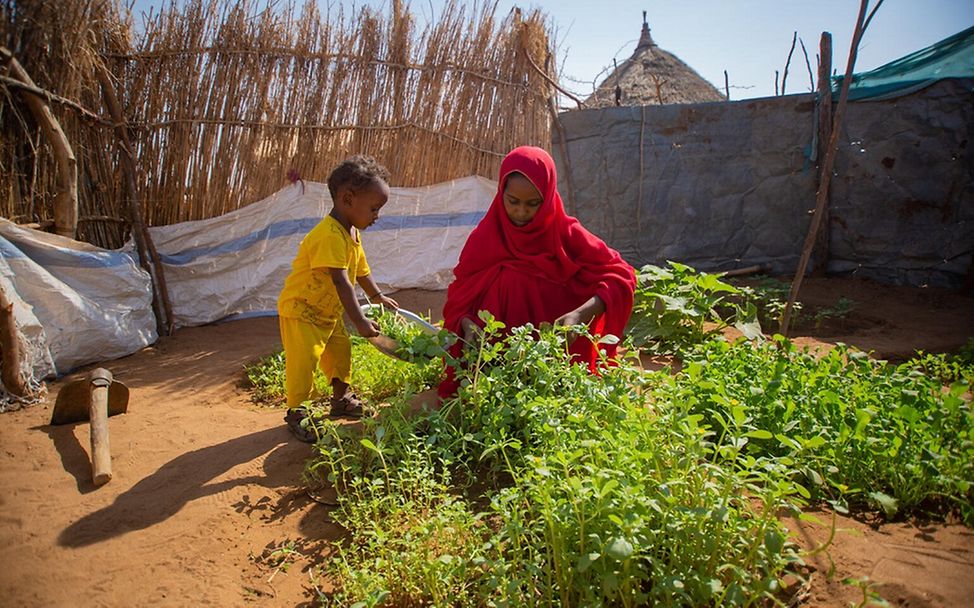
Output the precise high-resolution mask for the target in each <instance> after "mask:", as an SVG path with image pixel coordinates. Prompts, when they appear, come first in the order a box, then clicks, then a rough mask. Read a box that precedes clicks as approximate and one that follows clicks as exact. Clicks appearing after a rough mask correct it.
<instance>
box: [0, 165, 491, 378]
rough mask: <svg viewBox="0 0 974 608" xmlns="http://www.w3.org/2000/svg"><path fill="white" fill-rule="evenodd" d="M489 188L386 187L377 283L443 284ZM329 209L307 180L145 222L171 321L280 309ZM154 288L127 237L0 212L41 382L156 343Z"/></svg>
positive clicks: (372, 237) (2, 256)
mask: <svg viewBox="0 0 974 608" xmlns="http://www.w3.org/2000/svg"><path fill="white" fill-rule="evenodd" d="M495 189H496V184H495V182H493V181H491V180H488V179H485V178H482V177H466V178H462V179H458V180H454V181H452V182H445V183H442V184H436V185H433V186H427V187H423V188H392V190H391V193H390V197H389V202H388V203H387V204H386V205H385V207H383V208H382V213H381V215H380V217H379V220H378V221H377V222H376V223H375V224H374V225H373V226H371V227H370V228H369V229H368V230H366V231H365V232H364V233H363V242H364V246H365V251H366V255H367V257H368V260H369V265H370V267H371V268H372V273H373V278H374V279H375V280H376V282H377V283H378V284H379V285H380V286H381V287H382V288H383V290H389V291H394V290H396V289H406V288H419V289H445V288H446V286H447V285H448V284H449V283H450V281H451V280H452V278H453V274H452V270H453V267H454V266H455V265H456V263H457V259H458V258H459V256H460V249H461V248H462V247H463V244H464V243H465V242H466V239H467V236H468V235H469V234H470V231H471V230H473V228H474V226H476V224H477V222H479V221H480V218H482V217H483V215H484V213H485V212H486V210H487V208H488V207H489V206H490V202H491V199H492V198H493V196H494V192H495ZM330 209H331V197H330V196H329V194H328V188H327V186H326V185H325V184H321V183H315V182H305V183H303V184H301V183H298V184H295V185H291V186H288V187H286V188H284V189H283V190H280V191H278V192H277V193H275V194H273V195H271V196H269V197H268V198H266V199H264V200H262V201H259V202H257V203H254V204H252V205H248V206H247V207H244V208H242V209H239V210H237V211H233V212H231V213H228V214H226V215H223V216H220V217H216V218H212V219H208V220H201V221H197V222H184V223H181V224H173V225H170V226H159V227H154V228H150V229H149V232H150V233H151V235H152V239H153V242H154V244H155V246H156V249H157V250H158V252H159V254H160V256H161V258H162V261H163V268H164V272H165V278H166V286H167V288H168V291H169V298H170V301H171V303H172V308H173V316H174V323H175V325H176V327H180V326H190V325H202V324H205V323H211V322H213V321H219V320H221V319H225V318H227V317H232V316H239V315H257V314H276V311H277V296H278V294H279V293H280V291H281V288H282V287H283V286H284V278H285V277H286V276H287V274H288V272H290V270H291V261H292V260H293V259H294V255H295V253H297V250H298V244H299V243H300V242H301V239H302V238H304V236H305V235H306V234H307V233H308V232H309V231H310V230H311V229H312V228H314V227H315V225H316V224H317V223H318V222H319V221H321V218H323V217H324V216H325V214H326V213H328V211H329V210H330ZM150 284H151V283H150V277H149V275H148V274H147V273H146V272H145V271H144V270H142V268H140V267H139V266H138V264H137V263H136V261H135V255H134V245H133V244H132V243H131V242H130V243H129V244H128V245H127V247H126V248H124V249H123V250H121V251H110V250H105V249H99V248H97V247H94V246H92V245H89V244H87V243H81V242H78V241H74V240H71V239H67V238H64V237H60V236H56V235H52V234H49V233H46V232H39V231H36V230H30V229H27V228H22V227H19V226H17V225H15V224H13V223H11V222H9V221H7V220H5V219H2V218H0V287H2V288H3V289H4V291H5V292H7V293H8V297H9V299H10V300H11V301H12V302H13V303H14V313H15V315H16V319H17V323H18V326H19V328H20V331H21V334H22V335H23V337H24V338H25V340H26V341H27V342H28V343H29V344H28V345H27V347H28V348H27V351H29V358H30V360H29V361H28V362H27V363H28V364H29V365H32V366H33V373H32V377H33V378H34V379H36V380H40V379H42V378H44V377H47V376H49V375H51V374H53V373H56V374H63V373H66V372H68V371H70V370H71V369H73V368H76V367H79V366H82V365H85V364H89V363H96V362H99V361H106V360H110V359H114V358H118V357H122V356H125V355H128V354H131V353H133V352H135V351H137V350H140V349H141V348H143V347H145V346H147V345H149V344H152V343H153V342H155V340H156V337H157V336H156V330H155V318H154V316H153V314H152V307H151V304H152V297H151V291H150Z"/></svg>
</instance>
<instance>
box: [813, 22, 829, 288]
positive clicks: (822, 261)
mask: <svg viewBox="0 0 974 608" xmlns="http://www.w3.org/2000/svg"><path fill="white" fill-rule="evenodd" d="M819 55H820V56H821V60H820V63H819V66H818V136H817V139H818V152H817V156H818V160H819V162H820V163H821V162H822V160H823V159H824V158H825V155H826V154H827V153H828V142H829V140H830V138H831V136H832V78H831V74H832V34H830V33H829V32H822V40H821V42H819ZM821 181H822V174H821V173H819V174H818V180H817V182H818V183H817V185H818V187H819V189H821V187H822V184H821ZM823 196H824V197H825V206H824V207H823V208H822V219H821V220H820V221H821V222H822V229H821V230H819V231H818V236H817V237H816V239H815V248H814V249H813V250H812V254H813V255H814V256H815V261H816V262H817V263H816V264H815V266H814V267H813V268H812V274H813V276H824V275H825V270H826V268H827V267H828V261H829V191H828V188H826V190H825V192H824V193H823Z"/></svg>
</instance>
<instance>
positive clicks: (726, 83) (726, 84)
mask: <svg viewBox="0 0 974 608" xmlns="http://www.w3.org/2000/svg"><path fill="white" fill-rule="evenodd" d="M724 96H725V97H726V98H727V101H730V80H729V79H728V78H727V70H724Z"/></svg>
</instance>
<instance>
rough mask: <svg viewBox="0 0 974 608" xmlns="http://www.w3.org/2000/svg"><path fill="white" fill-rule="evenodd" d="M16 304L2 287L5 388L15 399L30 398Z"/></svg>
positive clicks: (0, 310) (0, 334) (0, 332)
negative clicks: (24, 372) (25, 379)
mask: <svg viewBox="0 0 974 608" xmlns="http://www.w3.org/2000/svg"><path fill="white" fill-rule="evenodd" d="M13 308H14V304H13V302H12V301H10V299H9V298H8V297H7V291H6V290H5V289H4V288H3V287H2V286H0V351H2V361H3V363H2V365H3V374H2V378H0V379H2V381H3V388H4V389H5V390H6V391H7V392H8V393H10V394H11V395H13V396H15V397H20V398H25V397H30V389H29V387H28V386H27V382H26V381H24V376H23V374H22V373H21V366H22V365H23V353H22V352H21V349H20V332H19V331H18V330H17V320H16V319H15V318H14V311H13Z"/></svg>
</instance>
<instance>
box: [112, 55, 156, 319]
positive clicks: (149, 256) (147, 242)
mask: <svg viewBox="0 0 974 608" xmlns="http://www.w3.org/2000/svg"><path fill="white" fill-rule="evenodd" d="M95 72H96V74H97V77H98V81H99V82H100V83H101V90H102V96H103V97H104V98H105V105H106V106H108V111H109V113H111V115H112V120H113V121H114V122H115V134H116V135H117V136H118V139H119V146H118V149H119V156H120V158H121V160H122V172H123V173H124V174H125V184H126V189H127V190H128V202H129V204H128V208H129V215H130V217H131V219H132V237H133V238H134V239H135V246H136V248H137V249H138V252H139V260H140V261H141V263H142V267H143V268H145V269H146V270H147V271H148V272H149V276H151V277H152V279H153V290H152V310H153V312H155V316H156V328H157V330H158V332H159V335H160V336H162V335H166V336H168V335H170V334H171V333H172V328H173V315H172V304H171V302H170V300H169V290H168V289H167V288H166V275H165V272H164V270H163V267H162V259H161V258H160V257H159V252H158V251H156V248H155V245H154V244H153V242H152V237H151V236H150V235H149V231H148V230H147V229H146V226H145V222H144V221H143V220H142V203H141V201H140V200H139V191H138V186H137V185H136V184H137V179H136V171H135V160H134V159H133V158H132V152H131V150H132V147H131V144H130V143H129V138H128V132H127V131H126V129H125V118H124V117H123V116H122V106H121V104H119V103H118V97H116V95H115V87H114V86H113V85H112V79H111V76H110V75H109V73H108V70H107V69H106V68H105V66H103V65H101V64H99V65H97V66H96V68H95ZM156 287H158V289H156ZM160 300H161V303H162V305H161V308H160Z"/></svg>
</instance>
